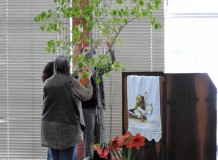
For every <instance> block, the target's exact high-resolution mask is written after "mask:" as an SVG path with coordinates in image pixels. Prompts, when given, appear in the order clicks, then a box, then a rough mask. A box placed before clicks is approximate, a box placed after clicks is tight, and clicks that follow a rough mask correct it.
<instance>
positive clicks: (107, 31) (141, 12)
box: [34, 0, 161, 71]
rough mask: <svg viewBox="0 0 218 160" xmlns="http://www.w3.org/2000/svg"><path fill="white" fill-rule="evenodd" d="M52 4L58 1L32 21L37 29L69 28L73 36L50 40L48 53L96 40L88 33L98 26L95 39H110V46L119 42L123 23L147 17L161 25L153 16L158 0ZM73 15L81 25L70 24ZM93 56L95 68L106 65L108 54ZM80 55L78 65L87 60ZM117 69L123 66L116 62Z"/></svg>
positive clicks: (60, 0)
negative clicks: (38, 27) (99, 36)
mask: <svg viewBox="0 0 218 160" xmlns="http://www.w3.org/2000/svg"><path fill="white" fill-rule="evenodd" d="M54 3H57V7H56V8H55V9H53V10H51V9H50V10H48V11H46V12H44V11H43V12H41V13H40V14H39V15H37V16H36V17H35V19H34V20H35V22H37V23H43V24H42V25H41V27H40V29H41V30H42V31H46V32H57V33H63V32H65V31H69V28H71V31H72V34H71V35H72V37H70V35H67V36H65V37H64V38H62V39H54V40H49V41H48V42H47V46H46V51H47V52H49V53H56V52H57V51H58V48H60V47H61V48H62V49H64V50H66V51H67V53H68V54H70V51H71V49H72V47H73V48H75V47H77V46H78V45H79V44H82V42H84V41H88V42H95V41H96V39H94V38H93V37H91V36H90V34H89V32H90V31H91V30H93V28H94V27H97V29H98V30H99V32H100V33H101V39H100V38H99V39H98V40H100V41H102V39H110V40H111V46H110V48H111V47H113V45H114V44H117V43H119V42H120V41H121V40H119V39H117V37H118V35H119V34H120V32H121V31H122V29H123V28H124V27H125V26H126V25H128V24H129V23H130V22H131V21H133V20H135V19H143V18H146V17H147V18H149V19H150V23H151V25H152V26H153V27H154V28H155V29H159V28H160V27H161V24H160V23H159V21H158V19H157V18H155V17H154V16H153V12H154V11H155V10H157V9H158V8H159V6H160V4H161V0H148V1H144V0H128V1H126V0H114V1H107V0H89V1H87V0H72V5H70V0H54ZM72 17H73V18H77V19H79V20H80V24H78V25H72V24H70V21H69V20H70V18H72ZM83 20H85V21H86V22H87V23H86V24H87V25H86V26H84V25H83V23H82V21H83ZM70 39H71V40H70ZM110 48H109V49H110ZM109 49H108V51H107V52H106V54H107V53H108V52H109ZM96 57H97V58H94V59H93V60H92V63H91V65H93V66H94V67H96V68H101V67H103V66H104V67H105V66H107V65H108V63H109V61H110V60H109V59H108V56H105V55H102V54H98V55H97V56H96ZM83 58H84V57H83ZM83 58H78V65H79V66H81V65H85V64H84V63H86V62H87V60H85V59H83ZM81 61H84V62H83V63H82V62H81ZM88 63H90V62H88ZM119 68H122V69H123V66H122V65H121V64H120V63H119V62H115V63H114V64H113V65H112V69H113V70H115V71H117V69H119Z"/></svg>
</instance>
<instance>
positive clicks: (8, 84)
mask: <svg viewBox="0 0 218 160" xmlns="http://www.w3.org/2000/svg"><path fill="white" fill-rule="evenodd" d="M52 6H55V3H54V2H53V1H52V0H46V1H45V0H23V1H17V0H0V159H8V160H9V159H10V160H13V159H14V160H19V159H20V160H21V159H22V160H24V159H29V160H33V159H45V157H46V148H44V147H41V140H40V139H41V132H40V118H41V112H42V91H43V83H42V81H41V72H42V70H43V68H44V66H45V64H46V63H47V62H48V61H51V60H53V59H54V58H55V57H56V55H55V54H47V53H45V51H44V47H45V44H46V41H47V40H49V39H53V38H55V37H56V36H57V35H56V34H54V33H44V32H41V31H40V30H39V26H40V24H37V23H35V22H34V17H35V16H36V15H37V14H39V13H40V12H41V11H46V10H48V9H49V8H51V7H52Z"/></svg>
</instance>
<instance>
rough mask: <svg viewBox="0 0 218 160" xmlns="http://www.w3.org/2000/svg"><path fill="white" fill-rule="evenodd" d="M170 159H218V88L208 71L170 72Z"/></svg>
mask: <svg viewBox="0 0 218 160" xmlns="http://www.w3.org/2000/svg"><path fill="white" fill-rule="evenodd" d="M165 80H166V150H165V151H166V153H165V157H166V160H216V125H217V124H216V113H217V111H216V92H217V91H216V88H215V86H214V84H213V83H212V81H211V80H210V78H209V76H208V75H207V74H200V73H199V74H166V75H165Z"/></svg>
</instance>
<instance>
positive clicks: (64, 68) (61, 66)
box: [54, 55, 70, 75]
mask: <svg viewBox="0 0 218 160" xmlns="http://www.w3.org/2000/svg"><path fill="white" fill-rule="evenodd" d="M54 72H55V73H59V74H67V75H70V61H69V59H68V57H67V56H64V55H60V56H58V57H57V58H56V59H55V61H54Z"/></svg>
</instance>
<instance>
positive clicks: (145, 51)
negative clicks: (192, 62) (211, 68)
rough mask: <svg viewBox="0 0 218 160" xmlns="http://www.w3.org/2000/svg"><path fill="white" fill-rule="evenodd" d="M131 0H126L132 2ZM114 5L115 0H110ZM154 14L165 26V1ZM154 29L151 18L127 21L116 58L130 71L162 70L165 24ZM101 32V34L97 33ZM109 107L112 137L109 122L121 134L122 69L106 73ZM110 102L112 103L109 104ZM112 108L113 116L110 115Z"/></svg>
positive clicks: (108, 119) (108, 131)
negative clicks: (160, 27) (128, 22)
mask: <svg viewBox="0 0 218 160" xmlns="http://www.w3.org/2000/svg"><path fill="white" fill-rule="evenodd" d="M130 2H131V0H127V3H130ZM108 4H111V5H113V1H108ZM154 15H155V16H156V17H157V18H158V19H159V21H160V22H161V24H162V26H163V27H164V3H162V5H161V6H160V9H159V10H157V11H155V13H154ZM163 27H162V29H160V30H155V29H154V28H152V27H151V25H150V22H149V19H143V20H134V21H132V22H131V23H130V24H128V25H127V26H126V27H125V28H124V29H123V30H122V32H121V34H120V35H119V37H118V38H121V39H123V41H122V44H121V45H119V46H115V55H116V59H117V60H118V61H120V62H122V64H123V65H124V67H125V69H126V71H127V72H162V71H164V28H163ZM98 36H101V35H100V34H98ZM104 82H105V83H104V84H105V94H106V104H107V106H106V107H107V109H106V111H105V123H106V133H107V138H108V139H109V138H110V122H111V121H112V132H111V133H112V134H111V137H112V138H113V137H114V136H115V135H121V134H122V73H121V71H119V72H117V73H116V72H113V71H112V72H111V76H110V77H109V78H107V77H104ZM110 104H111V105H110ZM110 106H111V108H112V119H111V118H110V117H111V115H110V113H111V111H110Z"/></svg>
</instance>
